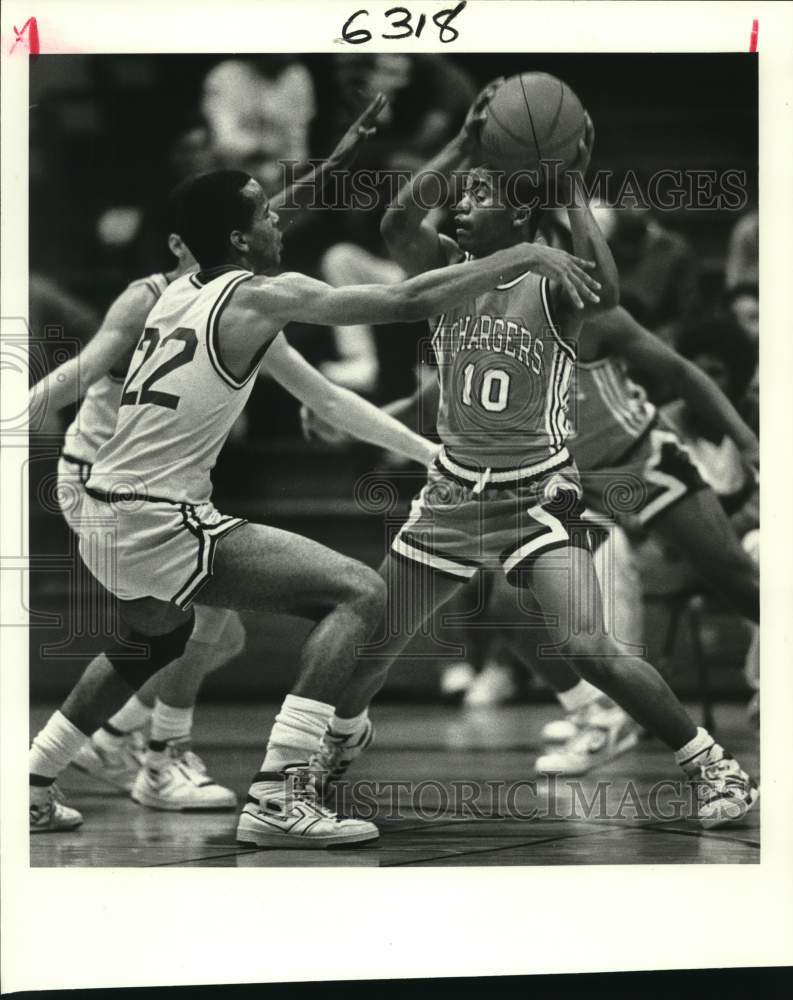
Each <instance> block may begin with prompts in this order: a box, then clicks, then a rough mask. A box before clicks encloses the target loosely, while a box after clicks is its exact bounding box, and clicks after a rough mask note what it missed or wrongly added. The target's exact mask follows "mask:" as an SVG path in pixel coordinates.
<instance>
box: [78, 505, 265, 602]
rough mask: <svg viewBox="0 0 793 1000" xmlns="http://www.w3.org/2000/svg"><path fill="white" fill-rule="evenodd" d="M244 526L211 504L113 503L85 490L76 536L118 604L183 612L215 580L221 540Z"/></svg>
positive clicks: (93, 570) (86, 558)
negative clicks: (142, 602)
mask: <svg viewBox="0 0 793 1000" xmlns="http://www.w3.org/2000/svg"><path fill="white" fill-rule="evenodd" d="M245 523H246V522H245V519H244V518H241V517H231V516H228V515H224V514H221V513H220V511H218V510H216V509H215V507H214V506H213V504H212V503H211V502H209V501H207V502H206V503H200V504H191V503H175V502H174V503H172V502H170V501H167V500H152V499H141V498H135V499H129V500H120V499H118V498H113V499H112V500H110V501H109V500H108V499H107V497H106V496H104V497H103V496H102V495H100V494H99V493H98V492H97V491H93V490H91V489H87V490H86V495H85V497H84V498H83V501H82V509H81V512H80V520H79V524H78V525H77V533H78V535H79V538H80V556H81V557H82V560H83V562H84V563H85V565H86V566H87V567H88V569H89V570H90V571H91V573H92V574H93V575H94V576H95V577H96V578H97V580H99V582H100V583H101V584H102V586H103V587H104V588H105V589H106V590H109V591H110V592H111V593H112V594H115V596H116V597H118V598H119V599H120V600H122V601H132V600H136V599H138V598H141V597H156V598H158V599H159V600H161V601H169V602H171V603H173V604H175V605H176V606H177V607H179V608H183V609H185V608H188V607H190V605H191V604H192V603H193V601H194V600H195V599H196V598H197V597H198V595H199V594H200V592H201V590H202V588H203V587H204V586H205V585H206V583H207V582H208V581H209V579H210V578H211V576H212V567H213V563H214V559H215V550H216V548H217V544H218V542H219V541H220V539H221V538H223V536H224V535H227V534H228V533H229V532H230V531H233V530H234V529H235V528H238V527H240V525H242V524H245Z"/></svg>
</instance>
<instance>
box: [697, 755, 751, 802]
mask: <svg viewBox="0 0 793 1000" xmlns="http://www.w3.org/2000/svg"><path fill="white" fill-rule="evenodd" d="M747 781H748V777H747V775H746V774H745V772H744V771H743V770H742V769H741V765H740V764H739V763H738V761H737V760H735V758H734V757H732V756H730V755H729V754H725V755H724V757H722V759H721V760H715V761H713V762H712V763H710V764H703V765H701V767H700V774H699V785H700V789H701V794H702V795H703V797H704V798H705V799H706V800H708V799H711V798H714V797H716V796H718V795H723V794H724V793H725V792H732V791H742V790H743V789H744V788H745V787H746V783H747Z"/></svg>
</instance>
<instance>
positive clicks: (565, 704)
mask: <svg viewBox="0 0 793 1000" xmlns="http://www.w3.org/2000/svg"><path fill="white" fill-rule="evenodd" d="M556 697H557V698H558V699H559V701H560V702H561V704H562V708H564V710H565V712H567V714H568V715H570V714H571V713H572V712H579V711H580V710H581V709H582V708H586V706H587V705H591V704H592V702H594V701H597V700H598V698H600V697H601V692H600V691H598V689H597V688H596V687H594V685H592V684H590V683H589V681H584V680H580V681H579V682H578V683H577V684H575V685H573V687H571V688H568V689H567V691H557V692H556Z"/></svg>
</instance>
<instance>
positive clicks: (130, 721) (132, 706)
mask: <svg viewBox="0 0 793 1000" xmlns="http://www.w3.org/2000/svg"><path fill="white" fill-rule="evenodd" d="M151 713H152V709H151V708H150V707H149V706H148V705H144V704H143V702H142V701H141V700H140V698H139V697H138V696H137V695H136V694H133V696H132V697H131V698H130V699H129V701H128V702H127V703H126V704H125V705H123V706H122V707H121V708H120V709H119V710H118V711H117V712H116V714H115V715H111V716H110V718H109V719H108V720H107V721H108V723H109V724H110V725H111V726H112V729H111V730H110V731H111V732H112V731H113V729H116V730H118V732H120V733H131V732H132V730H133V729H142V728H143V726H145V725H146V723H147V722H148V721H149V719H150V717H151Z"/></svg>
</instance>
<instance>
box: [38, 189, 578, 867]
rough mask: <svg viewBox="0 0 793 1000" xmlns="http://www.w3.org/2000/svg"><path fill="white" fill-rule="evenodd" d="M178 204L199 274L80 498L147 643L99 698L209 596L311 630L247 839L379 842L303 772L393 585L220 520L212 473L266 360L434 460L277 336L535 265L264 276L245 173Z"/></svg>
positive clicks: (130, 622)
mask: <svg viewBox="0 0 793 1000" xmlns="http://www.w3.org/2000/svg"><path fill="white" fill-rule="evenodd" d="M174 207H175V212H176V218H177V219H178V222H177V224H176V225H175V227H174V228H176V229H179V230H181V232H182V235H183V237H184V239H185V242H186V243H187V245H188V246H189V247H190V248H191V250H192V252H193V253H194V255H195V257H196V259H197V260H198V261H199V262H200V264H201V270H200V271H199V272H198V273H197V274H195V275H189V276H185V277H182V278H180V279H178V280H177V281H175V282H173V283H172V284H171V285H170V286H169V288H168V289H167V290H166V292H165V293H164V294H163V296H162V297H161V298H160V300H159V301H158V303H157V305H156V306H155V308H154V310H153V311H152V313H151V314H150V316H149V317H148V319H147V324H146V328H145V330H144V332H143V335H142V337H141V339H140V342H139V345H138V351H137V352H136V356H135V357H134V358H133V361H132V363H131V366H130V370H129V374H128V376H127V379H126V382H125V385H124V389H123V393H122V397H121V403H120V407H119V417H118V421H117V424H116V430H115V433H114V435H113V437H112V438H111V439H110V440H109V441H108V442H106V444H104V445H103V446H102V447H101V448H100V450H99V453H98V454H97V457H96V460H95V463H94V466H93V469H92V474H91V477H90V479H89V480H88V483H87V484H86V488H87V493H88V497H87V499H86V503H85V516H84V517H83V519H82V523H81V546H80V548H81V555H82V556H83V559H84V560H85V562H86V564H87V565H88V567H89V569H90V570H91V572H92V573H93V574H94V575H95V576H96V577H97V578H98V579H99V581H100V582H101V583H103V584H104V585H105V586H106V587H107V588H108V589H109V590H110V591H111V592H112V593H114V594H115V595H116V597H118V598H119V609H120V613H121V616H122V618H123V620H124V622H125V624H126V626H127V628H128V629H129V630H130V632H129V639H130V640H131V641H132V642H136V643H139V644H140V645H144V646H147V648H148V656H147V658H146V660H145V662H144V663H142V664H133V663H131V662H130V661H129V658H128V657H127V658H125V657H124V656H123V652H124V650H123V649H121V648H119V649H111V650H108V651H106V655H107V656H108V659H109V660H110V662H111V663H112V665H113V667H114V668H115V671H116V674H117V675H118V677H117V678H109V679H108V680H107V683H106V684H105V686H104V688H103V690H102V691H101V692H100V696H99V697H98V698H97V699H96V700H99V701H104V702H105V703H112V702H113V701H114V700H116V701H120V700H121V699H120V697H119V696H120V694H121V689H122V688H123V689H126V686H127V684H126V682H127V681H129V682H130V683H131V684H132V685H133V686H134V687H137V686H139V684H140V683H141V681H142V680H144V679H145V677H147V676H148V675H149V674H150V673H151V672H153V670H154V669H156V668H158V667H159V666H160V665H161V663H162V662H163V658H164V657H166V656H167V657H168V658H169V659H170V658H172V657H173V655H174V653H176V654H177V655H178V653H180V652H181V651H182V649H183V647H184V643H185V641H186V640H187V638H188V636H189V634H190V632H191V630H192V627H193V612H192V607H191V605H192V602H193V601H194V600H195V598H196V597H197V596H198V594H199V593H200V597H201V602H202V603H204V604H207V605H209V606H212V607H230V608H234V609H237V610H242V609H248V610H264V609H267V610H277V611H286V612H289V611H291V612H293V613H300V614H303V615H305V616H306V617H309V618H312V619H313V620H314V621H315V622H316V626H315V628H314V630H313V631H312V633H311V634H310V636H309V638H308V639H307V641H306V643H305V644H304V646H303V648H302V650H301V653H300V672H299V679H298V682H297V685H296V686H295V688H294V690H293V693H292V694H291V695H289V696H288V697H287V699H286V701H285V702H284V705H283V707H282V710H281V712H280V713H279V715H278V717H277V719H276V724H275V727H274V728H273V731H272V733H271V737H270V741H269V744H268V748H267V753H266V755H265V759H264V762H263V764H262V770H261V772H260V773H259V774H258V775H257V776H256V778H255V779H254V781H253V783H252V785H251V790H250V792H249V801H248V803H247V804H246V806H245V809H244V810H243V814H242V816H241V818H240V824H239V827H238V836H239V837H240V839H241V840H243V841H245V842H253V843H257V844H260V845H263V846H272V845H283V846H297V847H305V846H316V845H319V846H325V845H330V844H334V843H345V842H358V841H360V840H368V839H371V838H372V837H376V836H377V829H376V828H375V827H374V826H373V825H372V824H368V823H361V822H358V821H354V820H343V821H342V820H338V818H337V817H336V816H335V815H333V814H330V813H328V812H327V811H325V810H324V809H323V807H322V806H320V805H319V804H318V803H317V802H316V801H315V799H314V798H313V793H312V786H311V785H310V783H308V782H307V769H306V765H307V761H308V757H309V753H310V750H312V749H313V748H314V746H315V745H316V743H317V742H318V740H319V737H320V736H321V734H322V732H323V731H324V729H325V725H326V722H327V720H328V719H329V718H330V716H331V715H332V712H333V703H334V701H335V697H336V692H337V691H338V690H339V689H340V686H341V685H342V684H343V682H344V680H346V677H347V675H348V674H349V672H350V671H351V669H352V666H353V650H354V649H355V648H356V647H357V645H359V644H360V643H361V642H363V641H364V640H365V639H366V638H367V636H368V634H369V632H370V631H371V629H372V628H373V627H374V625H375V624H376V622H377V619H378V618H379V616H380V613H381V610H382V602H383V597H384V595H383V584H382V581H381V580H380V579H379V577H378V576H377V575H376V574H375V573H373V572H372V571H370V570H368V569H367V568H366V567H365V566H362V565H361V564H359V563H356V562H355V561H353V560H350V559H347V558H345V557H343V556H340V555H338V554H337V553H335V552H332V551H331V550H329V549H326V548H325V547H324V546H321V545H318V544H316V543H314V542H312V541H309V540H308V539H305V538H301V537H300V536H297V535H294V534H291V533H288V532H284V531H279V530H277V529H274V528H269V527H266V526H264V525H253V524H248V523H247V522H245V521H243V520H242V519H241V518H237V517H233V516H224V515H222V514H220V513H219V512H218V511H217V510H216V509H215V508H214V507H213V505H212V503H211V479H210V473H211V469H212V467H213V465H214V462H215V460H216V457H217V454H218V452H219V450H220V448H221V447H222V445H223V442H224V440H225V437H226V435H227V434H228V431H229V429H230V428H231V425H232V423H233V422H234V420H235V419H236V416H237V415H238V414H239V412H240V411H241V409H242V406H243V405H244V401H245V399H246V398H247V395H248V394H249V392H250V388H251V384H252V378H253V376H254V374H255V372H256V370H257V368H258V367H259V365H260V364H262V359H263V365H264V367H265V368H266V370H267V371H268V372H269V374H271V375H272V376H273V377H274V378H276V380H278V381H279V382H281V384H282V385H284V386H285V387H286V388H287V389H288V390H289V391H291V392H292V393H293V394H294V395H295V396H297V398H298V399H300V400H302V401H303V402H306V403H309V404H310V405H311V406H312V407H313V408H317V407H318V408H319V409H320V411H321V412H322V413H323V415H324V416H326V417H327V418H330V419H331V420H332V421H333V422H334V423H337V424H338V425H339V426H340V427H341V428H342V429H346V430H349V431H350V432H352V433H354V434H356V435H358V436H359V437H362V438H363V439H365V440H370V441H372V442H373V443H376V444H379V445H381V446H385V447H389V448H392V449H396V450H397V451H400V452H401V453H403V454H405V455H408V456H409V457H411V458H414V459H417V460H420V461H423V462H427V461H428V460H429V459H430V458H431V457H432V456H433V455H434V451H435V449H434V447H433V446H432V445H430V444H429V443H428V442H426V441H424V440H423V439H421V438H419V437H417V436H416V435H414V434H412V433H410V432H408V431H406V429H405V428H404V426H402V425H401V424H399V423H398V422H396V421H393V420H391V419H390V418H387V417H384V416H383V415H382V414H381V413H380V412H379V411H378V410H377V409H376V408H375V407H373V406H371V405H370V404H368V403H366V402H365V401H364V400H362V399H360V398H359V397H357V396H355V394H353V393H350V392H348V391H346V390H343V389H341V388H339V387H337V386H334V385H332V384H331V383H329V382H328V381H327V380H326V379H324V378H323V377H322V376H320V375H319V373H318V372H316V370H314V369H313V368H311V366H309V365H308V364H307V363H306V362H305V361H304V360H303V359H302V358H301V357H300V355H298V354H297V353H296V352H295V351H294V350H292V349H291V348H290V347H289V346H288V344H287V343H286V341H285V339H284V336H283V334H282V333H281V332H280V331H281V328H282V327H283V326H284V325H285V324H286V323H287V322H289V321H290V320H293V319H294V320H298V321H303V322H315V323H323V324H324V323H338V322H341V323H358V322H367V323H372V322H374V323H378V322H381V323H382V322H389V321H393V320H410V319H414V318H419V317H422V316H426V315H428V314H430V313H433V312H437V311H439V310H442V309H444V308H446V307H448V306H449V305H451V304H452V303H454V302H455V301H457V300H458V299H459V298H461V297H464V296H465V295H466V294H469V293H471V294H476V293H477V292H480V291H484V290H486V289H487V288H489V287H492V286H493V285H495V284H498V283H499V282H500V281H503V280H508V279H510V278H512V277H514V276H515V274H516V273H519V272H520V271H521V269H524V268H525V266H526V263H527V261H529V260H530V259H533V258H534V257H536V256H537V254H536V251H535V250H534V249H533V248H531V247H526V246H515V247H513V248H510V249H509V250H506V251H504V252H503V253H501V254H494V255H493V256H492V257H491V258H490V259H488V260H486V261H481V262H477V263H476V264H473V265H466V266H465V267H464V268H450V269H444V270H442V271H440V272H438V273H436V274H432V275H424V276H421V277H419V278H416V279H413V280H412V281H410V282H403V283H401V284H399V285H390V286H384V287H381V286H365V287H353V288H346V289H345V288H341V289H333V288H330V287H329V286H327V285H325V284H324V283H323V282H318V281H314V280H312V279H310V278H307V277H305V276H303V275H299V274H284V275H281V276H280V277H276V278H270V277H267V273H268V272H270V271H272V270H274V269H275V268H276V267H277V264H278V260H279V256H280V243H281V237H280V233H279V230H278V228H277V222H278V217H277V216H276V215H275V213H273V212H272V210H271V208H270V205H269V203H268V200H267V198H266V196H265V194H264V192H263V190H262V188H261V187H260V185H259V184H258V183H257V182H256V181H254V180H253V179H252V178H250V177H249V176H248V175H246V174H243V173H240V172H238V171H217V172H215V173H213V174H207V175H203V176H201V177H198V178H194V179H191V180H190V181H189V182H186V183H185V184H183V185H182V186H181V187H180V189H179V190H178V191H177V192H175V194H174ZM549 256H551V255H550V254H549ZM553 259H554V260H555V261H556V266H557V268H562V269H563V270H565V272H566V273H567V272H569V273H571V274H573V275H574V276H575V277H577V280H582V276H583V274H584V272H583V271H582V270H581V268H580V267H579V266H578V264H576V263H575V261H574V259H573V258H572V257H569V255H566V254H559V252H558V251H554V252H553ZM92 520H93V525H92V524H91V521H92ZM105 535H108V536H109V538H110V544H109V545H108V544H107V542H106V540H105V537H104V536H105ZM125 678H126V680H125ZM116 680H118V683H116ZM64 721H68V720H64ZM73 728H74V727H72V729H73ZM64 732H66V733H68V735H69V736H70V737H71V738H75V739H76V737H75V735H74V733H73V732H72V731H71V730H68V729H67V728H65V727H62V729H61V734H63V733H64ZM47 735H48V734H47V733H46V730H45V733H44V737H45V738H44V739H43V741H42V742H44V743H46V737H47ZM61 759H63V755H62V756H61Z"/></svg>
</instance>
